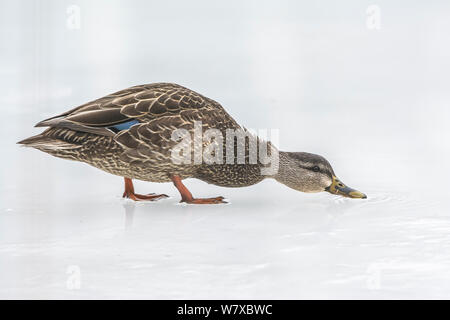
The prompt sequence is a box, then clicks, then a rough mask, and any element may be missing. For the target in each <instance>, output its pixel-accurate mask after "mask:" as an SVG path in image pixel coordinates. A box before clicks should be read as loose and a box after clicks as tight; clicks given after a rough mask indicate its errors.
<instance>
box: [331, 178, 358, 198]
mask: <svg viewBox="0 0 450 320" xmlns="http://www.w3.org/2000/svg"><path fill="white" fill-rule="evenodd" d="M325 190H326V191H328V192H329V193H332V194H337V195H340V196H343V197H347V198H354V199H366V198H367V196H366V195H365V194H364V193H362V192H359V191H358V190H355V189H352V188H350V187H347V186H346V185H345V184H343V183H342V182H341V181H340V180H339V179H338V178H336V177H333V183H332V184H331V186H329V187H328V188H326V189H325Z"/></svg>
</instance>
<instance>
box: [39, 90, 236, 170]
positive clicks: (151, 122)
mask: <svg viewBox="0 0 450 320" xmlns="http://www.w3.org/2000/svg"><path fill="white" fill-rule="evenodd" d="M195 121H201V123H202V127H203V128H204V129H206V128H212V129H219V130H221V131H224V130H225V129H228V128H240V127H239V125H238V124H237V123H236V121H235V120H234V119H233V118H232V117H231V116H230V115H229V114H228V113H227V112H226V111H225V109H224V108H223V107H222V106H221V105H220V104H219V103H217V102H216V101H214V100H212V99H209V98H207V97H204V96H202V95H200V94H198V93H196V92H194V91H192V90H190V89H187V88H185V87H182V86H180V85H177V84H171V83H155V84H148V85H140V86H135V87H131V88H128V89H125V90H121V91H118V92H115V93H113V94H110V95H108V96H105V97H103V98H100V99H97V100H94V101H91V102H88V103H86V104H84V105H81V106H79V107H77V108H75V109H72V110H69V111H67V112H65V113H63V114H60V115H58V116H55V117H52V118H49V119H46V120H43V121H41V122H39V123H38V124H37V125H36V126H37V127H44V126H47V127H48V126H49V127H62V128H68V129H72V130H75V131H81V132H89V133H94V134H98V135H105V136H111V137H114V139H115V140H116V141H117V142H118V143H119V144H121V145H122V146H123V147H124V148H125V149H126V152H125V153H124V157H128V158H129V159H127V160H129V161H146V160H147V159H148V158H149V156H151V157H153V158H154V157H155V154H164V155H166V154H167V152H168V151H169V149H170V148H171V147H172V146H173V145H174V144H175V143H176V142H175V141H173V140H172V139H171V136H172V133H173V131H174V130H175V129H186V130H188V131H192V130H193V127H194V123H195ZM149 153H150V154H151V155H150V154H149Z"/></svg>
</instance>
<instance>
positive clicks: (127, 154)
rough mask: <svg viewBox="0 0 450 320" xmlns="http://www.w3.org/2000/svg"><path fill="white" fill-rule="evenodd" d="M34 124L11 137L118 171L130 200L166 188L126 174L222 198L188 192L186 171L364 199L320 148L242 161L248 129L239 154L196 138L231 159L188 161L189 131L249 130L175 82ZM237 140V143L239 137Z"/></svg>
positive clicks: (214, 180)
mask: <svg viewBox="0 0 450 320" xmlns="http://www.w3.org/2000/svg"><path fill="white" fill-rule="evenodd" d="M35 127H45V128H46V129H45V130H44V131H43V132H42V133H40V134H38V135H35V136H32V137H29V138H27V139H24V140H22V141H19V142H18V144H21V145H23V146H26V147H32V148H34V149H37V150H40V151H43V152H45V153H48V154H50V155H52V156H55V157H58V158H63V159H68V160H75V161H80V162H84V163H87V164H89V165H91V166H93V167H96V168H98V169H100V170H103V171H105V172H108V173H110V174H113V175H116V176H120V177H122V178H123V179H124V192H123V195H122V196H123V197H124V198H128V199H131V200H134V201H156V200H160V199H163V198H167V197H168V196H167V195H166V194H155V193H149V194H139V193H136V192H135V190H134V185H133V180H141V181H149V182H158V183H166V182H171V183H173V185H174V186H175V187H176V188H177V189H178V191H179V193H180V196H181V201H180V202H183V203H187V204H220V203H227V201H226V200H225V198H224V197H222V196H218V197H211V198H196V197H194V196H193V195H192V193H191V192H190V190H189V189H188V188H187V187H186V186H185V184H184V183H183V180H185V179H189V178H195V179H199V180H202V181H204V182H207V183H209V184H214V185H217V186H221V187H230V188H238V187H247V186H251V185H254V184H257V183H259V182H261V181H263V180H265V179H274V180H276V181H277V182H279V183H281V184H284V185H285V186H287V187H289V188H292V189H294V190H297V191H301V192H306V193H317V192H329V193H331V194H334V195H339V196H343V197H348V198H355V199H366V198H367V196H366V195H365V194H364V193H362V192H359V191H357V190H355V189H352V188H350V187H348V186H346V185H345V184H344V183H343V182H341V181H340V180H339V179H338V178H337V177H336V175H335V173H334V171H333V168H332V167H331V165H330V163H329V162H328V161H327V160H326V159H325V158H324V157H322V156H320V155H316V154H312V153H308V152H287V151H280V150H278V149H277V148H276V147H275V146H274V145H273V144H272V143H271V142H270V141H268V147H267V148H268V149H267V150H268V152H267V154H270V155H271V156H272V155H274V156H276V157H274V159H275V158H276V160H277V161H276V162H277V165H276V166H274V167H275V169H274V170H267V169H268V164H267V161H266V162H265V163H263V162H262V161H253V162H251V161H249V159H250V157H249V154H250V152H249V150H250V149H249V147H248V145H250V141H253V142H256V141H257V142H261V141H262V142H264V141H265V140H264V139H260V138H259V137H258V136H257V135H255V134H253V133H252V134H248V137H247V140H245V139H244V144H245V142H246V141H248V142H249V143H248V144H246V145H247V146H244V149H243V150H244V152H243V154H244V161H241V162H239V161H236V160H237V154H238V153H239V152H234V151H236V150H237V149H238V145H239V143H238V142H237V140H238V139H236V138H233V139H230V141H232V143H233V145H232V147H231V148H230V149H226V147H225V146H220V139H210V140H209V142H208V141H206V142H205V141H204V139H203V140H201V141H200V143H199V145H200V146H201V147H203V148H208V147H209V148H210V149H212V150H213V151H212V152H211V154H212V155H213V156H215V155H219V154H220V153H226V155H230V157H229V158H231V159H232V160H234V161H229V159H228V158H227V160H226V162H223V161H222V162H220V161H216V162H214V161H213V162H211V161H209V162H208V161H186V159H187V160H189V159H191V160H192V158H190V157H189V156H191V155H192V154H194V153H195V151H196V150H195V148H196V147H195V146H194V150H193V151H192V150H190V149H183V147H180V145H184V147H189V146H192V143H191V142H192V141H191V140H189V139H187V138H189V137H190V136H191V135H195V133H196V131H197V133H198V132H200V133H202V132H205V131H207V130H209V131H210V132H214V133H215V134H227V133H229V132H233V130H234V131H239V130H241V131H243V132H244V133H249V131H248V130H246V129H245V127H243V126H241V125H239V124H238V123H237V122H236V121H235V120H234V119H233V118H232V117H231V116H230V115H229V114H228V112H227V111H226V110H225V109H224V108H223V107H222V106H221V105H220V104H219V103H218V102H216V101H214V100H212V99H210V98H207V97H205V96H203V95H201V94H199V93H197V92H195V91H193V90H190V89H188V88H186V87H183V86H181V85H178V84H174V83H152V84H144V85H137V86H133V87H130V88H127V89H124V90H120V91H118V92H115V93H112V94H109V95H107V96H104V97H101V98H99V99H96V100H93V101H90V102H87V103H85V104H83V105H80V106H78V107H76V108H74V109H71V110H69V111H66V112H64V113H62V114H59V115H56V116H53V117H51V118H48V119H45V120H42V121H40V122H39V123H37V124H36V125H35ZM174 132H177V133H178V135H179V133H180V132H181V133H184V137H181V138H182V139H181V138H180V137H179V136H178V137H175V138H174ZM216 138H217V137H216ZM180 139H181V140H183V141H184V142H183V143H182V142H180ZM186 141H187V142H186ZM227 141H228V140H227ZM239 141H241V143H240V144H241V145H242V140H239ZM222 144H223V145H224V143H223V141H222ZM194 145H195V144H194ZM175 149H178V150H179V153H178V154H177V155H178V156H174V154H175V153H174V150H175ZM232 153H233V155H232ZM241 155H242V153H241ZM194 156H195V155H194ZM200 156H201V154H200ZM175 160H177V161H175ZM181 160H182V161H181ZM200 160H201V159H200Z"/></svg>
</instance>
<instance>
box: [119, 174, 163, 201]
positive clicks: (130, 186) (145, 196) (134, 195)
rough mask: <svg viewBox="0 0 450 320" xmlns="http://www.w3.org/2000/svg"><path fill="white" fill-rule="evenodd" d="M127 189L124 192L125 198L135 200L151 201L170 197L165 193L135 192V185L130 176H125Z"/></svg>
mask: <svg viewBox="0 0 450 320" xmlns="http://www.w3.org/2000/svg"><path fill="white" fill-rule="evenodd" d="M124 179H125V191H124V192H123V197H124V198H130V199H131V200H134V201H141V200H150V201H156V200H159V199H163V198H168V196H167V195H165V194H154V193H150V194H137V193H134V186H133V181H132V180H131V179H130V178H125V177H124Z"/></svg>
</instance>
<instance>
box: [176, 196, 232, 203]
mask: <svg viewBox="0 0 450 320" xmlns="http://www.w3.org/2000/svg"><path fill="white" fill-rule="evenodd" d="M224 199H225V198H224V197H215V198H192V199H182V200H181V201H180V202H184V203H189V204H220V203H228V202H226V201H224Z"/></svg>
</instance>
